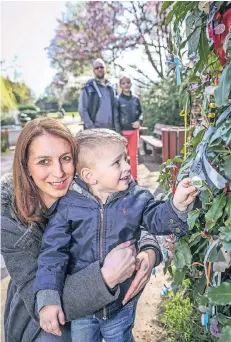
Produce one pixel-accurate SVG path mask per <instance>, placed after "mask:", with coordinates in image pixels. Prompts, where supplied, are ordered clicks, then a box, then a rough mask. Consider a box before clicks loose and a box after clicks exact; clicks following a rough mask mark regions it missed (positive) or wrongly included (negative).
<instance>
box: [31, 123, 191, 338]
mask: <svg viewBox="0 0 231 342" xmlns="http://www.w3.org/2000/svg"><path fill="white" fill-rule="evenodd" d="M77 144H78V148H79V154H78V162H77V173H78V177H76V178H75V179H74V181H75V183H74V185H73V190H72V191H69V192H68V193H67V195H66V196H64V197H63V198H61V199H60V200H59V201H57V202H56V203H55V204H54V205H53V206H52V207H51V208H50V212H49V213H48V216H49V223H48V226H47V228H46V230H45V232H44V235H43V246H42V249H41V253H40V256H39V261H38V272H37V276H36V281H35V293H37V300H38V309H40V308H41V303H39V295H40V293H41V290H43V291H42V292H43V295H44V290H45V291H46V290H56V291H57V292H58V293H59V295H60V296H61V295H62V288H63V283H64V280H65V276H66V273H75V272H78V271H80V270H81V269H83V268H85V267H86V266H87V265H89V264H90V263H92V262H94V261H96V260H100V262H101V263H103V261H104V258H105V256H106V255H107V253H109V251H110V250H112V249H113V248H114V247H115V246H117V245H119V244H120V243H121V242H125V241H129V240H135V241H138V239H139V237H140V226H143V227H144V228H145V229H146V230H148V231H149V232H150V233H152V234H157V235H167V234H172V233H173V234H175V235H176V237H177V238H179V237H180V236H181V235H183V234H185V233H186V232H187V230H188V226H187V223H186V219H187V214H186V211H187V208H188V205H189V204H190V203H191V202H192V201H193V200H194V199H195V197H196V195H197V192H196V189H195V187H193V186H191V181H190V180H189V179H185V180H183V181H182V182H180V183H179V185H178V187H177V190H176V192H175V195H174V198H173V199H170V200H168V201H166V202H164V203H163V202H160V201H155V199H154V198H153V196H152V194H151V193H150V192H149V191H148V190H147V189H144V188H142V187H140V186H138V185H137V184H136V183H135V182H134V181H133V180H132V179H131V176H130V170H131V168H130V165H129V164H128V163H127V155H126V139H125V138H124V137H122V136H121V135H119V134H118V133H116V132H113V131H111V130H108V129H92V130H85V131H83V132H80V133H79V134H78V135H77ZM132 279H133V278H132V277H130V278H129V279H128V280H126V281H125V282H123V283H122V284H119V285H117V286H116V288H115V289H112V291H117V290H118V289H119V290H118V293H119V296H118V299H117V300H116V301H115V302H113V303H112V304H110V305H108V306H107V307H106V308H104V309H103V310H100V311H99V312H97V313H95V315H92V316H88V317H86V318H81V319H78V320H75V321H72V340H73V342H74V341H78V342H80V341H81V342H93V341H102V338H104V340H105V341H106V342H109V341H114V342H119V341H132V327H133V323H134V318H135V310H136V304H137V298H138V296H136V297H135V298H133V299H132V300H131V301H129V302H128V303H127V304H126V305H125V306H123V304H122V301H123V298H124V295H125V293H126V292H127V289H128V288H129V286H130V284H131V281H132ZM76 290H77V289H76ZM47 304H49V298H48V303H47ZM58 307H59V308H60V306H58ZM53 309H54V305H53V306H52V307H51V306H49V305H47V306H46V304H45V306H44V303H43V308H42V309H41V311H40V322H41V320H42V321H43V328H44V327H46V320H47V324H48V325H49V324H51V320H50V316H49V312H51V311H49V310H53ZM59 312H60V311H59ZM57 316H58V314H57ZM57 320H58V317H56V323H57ZM62 323H63V322H62ZM44 329H45V328H44ZM110 334H111V335H110ZM115 334H117V335H115ZM109 335H110V337H109Z"/></svg>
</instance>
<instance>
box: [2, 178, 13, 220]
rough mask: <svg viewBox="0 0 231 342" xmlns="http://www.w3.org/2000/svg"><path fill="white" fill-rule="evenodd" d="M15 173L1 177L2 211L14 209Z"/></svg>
mask: <svg viewBox="0 0 231 342" xmlns="http://www.w3.org/2000/svg"><path fill="white" fill-rule="evenodd" d="M13 194H14V190H13V175H12V173H7V174H5V175H4V176H2V177H1V212H2V213H4V212H8V211H9V209H11V210H13Z"/></svg>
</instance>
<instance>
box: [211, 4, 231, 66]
mask: <svg viewBox="0 0 231 342" xmlns="http://www.w3.org/2000/svg"><path fill="white" fill-rule="evenodd" d="M219 19H220V20H219V24H224V25H225V30H224V32H223V33H221V34H214V31H213V33H211V35H212V37H211V38H212V39H213V40H214V50H215V54H216V55H217V56H219V57H220V62H221V64H222V65H224V64H225V63H226V54H225V51H224V49H223V44H224V40H225V38H226V36H227V34H228V33H229V29H230V27H231V8H229V9H228V10H227V11H226V12H225V13H224V14H223V15H220V17H219ZM219 24H218V25H219ZM213 30H214V26H213Z"/></svg>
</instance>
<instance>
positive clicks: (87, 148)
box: [76, 128, 127, 174]
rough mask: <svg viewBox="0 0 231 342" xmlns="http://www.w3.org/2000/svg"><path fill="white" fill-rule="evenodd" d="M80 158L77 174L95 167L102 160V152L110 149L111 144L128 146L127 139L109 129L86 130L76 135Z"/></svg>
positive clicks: (78, 158) (78, 159)
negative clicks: (87, 168) (83, 169)
mask: <svg viewBox="0 0 231 342" xmlns="http://www.w3.org/2000/svg"><path fill="white" fill-rule="evenodd" d="M76 140H77V148H78V157H77V172H78V173H79V174H80V171H81V169H82V168H84V167H91V166H93V165H94V164H95V163H96V161H97V159H99V158H100V152H101V151H102V150H105V149H106V148H108V146H107V145H109V144H122V145H124V146H126V145H127V139H126V138H124V137H123V136H122V135H120V134H118V133H116V132H114V131H112V130H110V129H107V128H95V129H86V130H84V131H81V132H79V133H78V134H77V135H76Z"/></svg>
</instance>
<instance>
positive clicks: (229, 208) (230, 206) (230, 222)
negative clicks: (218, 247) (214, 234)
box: [225, 199, 231, 241]
mask: <svg viewBox="0 0 231 342" xmlns="http://www.w3.org/2000/svg"><path fill="white" fill-rule="evenodd" d="M225 214H226V215H227V219H226V220H225V226H227V228H228V229H230V233H231V199H229V200H228V202H227V204H226V207H225ZM226 240H227V239H226ZM229 241H230V240H229Z"/></svg>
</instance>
